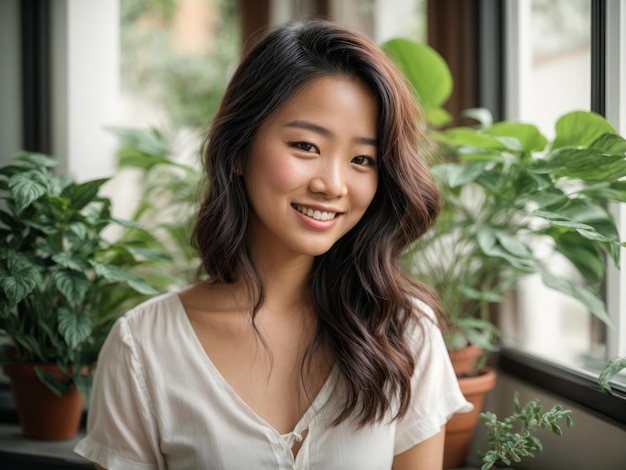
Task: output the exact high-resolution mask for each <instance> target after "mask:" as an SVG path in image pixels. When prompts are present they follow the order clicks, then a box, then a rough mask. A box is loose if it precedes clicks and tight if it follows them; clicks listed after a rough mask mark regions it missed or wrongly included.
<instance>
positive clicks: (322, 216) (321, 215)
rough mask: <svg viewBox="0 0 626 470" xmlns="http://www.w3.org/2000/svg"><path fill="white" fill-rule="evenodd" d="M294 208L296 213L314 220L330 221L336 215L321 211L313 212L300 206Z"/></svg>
mask: <svg viewBox="0 0 626 470" xmlns="http://www.w3.org/2000/svg"><path fill="white" fill-rule="evenodd" d="M294 207H295V208H296V210H297V211H298V212H301V213H302V214H304V215H306V216H308V217H311V218H313V219H315V220H332V219H334V218H335V216H336V215H337V213H336V212H323V211H318V210H313V209H311V208H310V207H304V206H300V205H295V206H294Z"/></svg>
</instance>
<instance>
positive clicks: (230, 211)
mask: <svg viewBox="0 0 626 470" xmlns="http://www.w3.org/2000/svg"><path fill="white" fill-rule="evenodd" d="M328 74H342V75H347V76H350V77H355V78H357V79H358V80H360V81H361V82H362V83H364V84H365V85H367V86H368V87H369V88H370V90H371V91H372V93H373V94H374V95H375V97H376V100H377V102H378V109H379V116H378V125H377V127H378V128H377V138H378V142H379V143H378V149H379V150H378V151H379V158H378V161H379V182H378V187H377V191H376V195H375V196H374V199H373V201H372V203H371V204H370V206H369V208H368V209H367V211H366V213H365V215H364V216H363V218H362V219H361V220H360V221H359V223H358V224H357V225H356V226H355V227H354V228H353V229H352V230H351V231H350V232H348V233H347V234H346V235H345V236H344V237H342V238H341V239H340V240H338V241H337V242H336V243H335V244H334V246H333V247H332V248H331V249H330V250H329V251H328V252H327V253H325V254H323V255H320V256H318V257H316V259H315V263H314V267H313V270H312V272H311V284H310V285H311V291H310V295H311V298H312V302H313V305H314V308H315V310H316V313H317V315H318V318H319V322H318V331H317V333H316V336H315V338H314V340H313V342H312V344H310V345H309V348H308V349H307V354H305V360H304V362H303V364H302V370H304V367H305V364H306V361H307V358H310V357H311V354H312V352H313V351H314V350H316V348H318V347H319V346H320V345H322V344H323V345H326V346H328V347H329V349H330V351H331V352H332V354H333V355H334V359H335V361H336V362H337V364H338V366H339V369H340V371H341V375H342V377H343V378H344V381H345V383H346V389H347V396H346V401H345V404H344V407H343V408H342V412H341V413H340V415H339V416H338V417H337V419H336V421H335V422H336V423H338V422H341V421H342V420H344V419H346V418H348V417H349V416H351V415H353V413H355V419H356V422H357V423H359V424H360V425H364V424H367V423H371V422H375V421H378V420H381V419H383V418H384V417H385V415H386V413H387V412H388V411H390V410H394V409H395V407H394V406H393V403H395V400H396V399H398V400H399V401H398V403H399V408H397V409H395V411H396V413H395V415H394V417H398V416H402V415H403V414H404V413H405V412H406V410H407V406H408V404H409V402H410V397H411V388H410V381H411V376H412V375H413V371H414V368H415V357H414V354H413V353H414V350H415V348H411V347H410V345H409V341H408V340H410V338H407V335H406V331H407V328H408V327H409V326H410V323H411V322H412V320H413V319H415V318H417V317H418V316H419V313H420V312H419V309H418V307H417V305H416V302H415V300H416V299H417V300H420V301H422V302H424V303H426V304H427V305H429V306H431V307H432V308H434V309H435V311H438V308H437V303H436V300H435V296H434V295H433V294H432V292H431V290H430V289H429V288H427V287H426V286H424V285H422V284H421V283H420V282H418V281H417V280H416V279H414V278H412V277H411V276H409V275H408V274H407V273H405V271H404V270H403V269H402V267H401V266H400V262H399V260H400V256H401V255H402V253H403V252H404V250H405V249H406V248H407V246H408V245H409V244H410V243H411V242H412V241H414V240H415V239H417V238H418V237H420V236H421V235H422V234H423V233H424V232H425V231H426V230H427V229H428V228H429V227H430V226H431V224H432V223H433V222H434V219H435V217H436V215H437V212H438V209H439V195H438V191H437V188H436V184H435V182H434V180H433V178H432V176H431V174H430V171H429V169H428V165H427V163H426V162H425V159H424V157H423V155H422V153H423V151H424V148H425V142H426V140H425V136H424V134H423V131H422V130H421V129H420V123H421V122H422V119H421V115H420V113H419V109H418V106H417V105H416V103H415V99H414V97H413V95H412V93H411V91H410V88H409V87H408V86H407V85H406V82H405V81H404V79H403V77H402V75H401V73H400V72H399V71H398V70H397V69H396V67H395V66H394V65H393V64H392V62H391V61H390V60H389V59H388V57H387V56H386V55H385V54H384V53H383V52H382V50H381V49H380V48H379V47H378V46H376V45H375V44H374V43H373V42H371V41H370V40H369V39H367V38H366V37H365V36H363V35H362V34H360V33H357V32H355V31H353V30H350V29H348V28H346V27H343V26H340V25H338V24H335V23H332V22H328V21H311V22H307V23H295V24H290V25H286V26H283V27H280V28H277V29H275V30H273V31H271V32H270V33H269V34H267V35H266V36H265V37H264V38H263V39H262V40H261V41H260V42H259V43H258V44H257V45H256V46H255V47H254V48H252V49H251V50H250V52H249V53H248V54H247V56H246V57H244V58H243V60H242V62H241V63H240V65H239V67H238V68H237V70H236V71H235V73H234V75H233V77H232V79H231V81H230V83H229V86H228V88H227V90H226V92H225V94H224V96H223V99H222V102H221V105H220V108H219V110H218V112H217V115H216V117H215V120H214V122H213V125H212V128H211V130H210V131H209V135H208V140H207V146H206V150H205V165H206V170H207V174H208V176H209V188H208V192H207V194H206V197H205V199H204V201H203V202H202V204H201V207H200V210H199V213H198V217H197V221H196V225H195V229H194V233H193V244H194V247H195V248H196V249H197V250H198V253H199V255H200V257H201V259H202V267H203V270H204V271H205V273H206V274H207V275H208V276H209V279H210V280H211V281H212V282H226V283H228V282H233V281H234V280H235V279H236V278H237V277H239V276H241V277H242V278H243V279H244V280H245V281H246V283H247V285H248V286H249V289H250V292H251V293H253V294H254V298H255V308H254V310H253V313H252V315H253V319H254V315H255V314H256V312H257V311H258V309H259V307H260V306H261V305H262V303H263V295H264V290H263V285H262V283H261V280H260V278H259V276H258V273H257V271H256V269H255V266H254V264H253V263H252V261H251V258H250V255H249V253H248V251H247V246H246V228H247V223H248V214H249V207H248V202H247V198H246V193H245V189H244V186H243V184H242V182H241V180H240V179H239V178H238V177H237V175H236V169H237V165H238V164H241V163H243V164H244V165H245V161H246V158H247V155H248V151H249V148H250V144H251V142H252V139H253V137H254V135H255V132H256V131H257V130H258V128H259V126H260V125H261V123H262V122H263V121H264V120H265V119H266V118H267V117H268V116H269V115H270V114H272V113H273V112H275V111H276V110H277V109H279V108H280V107H281V106H282V105H283V104H284V103H285V101H286V100H287V99H289V97H291V96H292V95H293V93H294V92H295V91H296V90H297V89H299V88H300V87H301V86H302V85H303V84H305V83H307V82H308V81H310V80H312V79H314V78H318V77H320V76H323V75H328ZM303 375H304V374H303Z"/></svg>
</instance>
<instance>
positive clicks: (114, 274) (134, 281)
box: [90, 260, 158, 295]
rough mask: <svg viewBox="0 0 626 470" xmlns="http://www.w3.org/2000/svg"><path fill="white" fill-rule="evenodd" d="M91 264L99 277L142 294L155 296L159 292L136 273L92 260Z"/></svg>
mask: <svg viewBox="0 0 626 470" xmlns="http://www.w3.org/2000/svg"><path fill="white" fill-rule="evenodd" d="M90 264H91V265H92V266H93V268H94V269H95V270H96V274H97V275H98V276H101V277H103V278H104V279H106V280H108V281H111V282H121V283H124V284H126V285H128V286H130V287H132V288H133V289H134V290H135V291H137V292H139V293H140V294H145V295H154V294H157V293H158V292H157V291H156V290H155V289H154V288H152V287H151V286H150V285H149V284H148V283H147V282H145V281H144V280H143V279H142V278H140V277H139V276H137V275H136V274H134V273H131V272H129V271H126V270H124V269H121V268H119V267H117V266H114V265H112V264H105V263H100V262H98V261H94V260H91V261H90Z"/></svg>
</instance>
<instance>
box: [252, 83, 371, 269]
mask: <svg viewBox="0 0 626 470" xmlns="http://www.w3.org/2000/svg"><path fill="white" fill-rule="evenodd" d="M377 112H378V109H377V105H376V100H375V98H374V95H373V94H372V93H371V92H370V90H369V89H368V88H367V87H366V86H365V85H363V84H362V83H360V82H359V81H356V80H354V79H350V78H347V77H344V76H338V75H333V76H324V77H320V78H317V79H314V80H312V81H310V82H308V83H307V84H305V85H304V86H303V87H302V88H300V89H299V91H298V92H296V93H295V94H294V95H293V96H292V97H291V98H290V99H289V100H288V101H287V102H286V103H285V105H284V106H283V107H281V108H280V109H279V110H278V111H276V112H275V113H274V114H272V115H271V116H270V117H269V118H268V119H267V120H266V121H265V122H264V123H263V124H262V125H261V126H260V128H259V131H258V132H257V134H256V137H255V138H254V140H253V141H252V145H251V151H250V155H249V158H248V160H247V162H246V164H245V168H243V178H244V182H245V186H246V190H247V193H248V198H249V203H250V206H251V218H250V232H249V243H250V246H251V248H252V249H253V250H256V252H257V253H264V254H269V255H270V256H284V255H285V254H287V255H288V256H291V255H306V256H311V257H312V256H317V255H321V254H323V253H325V252H326V251H328V250H329V249H330V248H331V247H332V245H333V244H334V243H335V242H336V241H337V240H339V239H340V238H341V237H342V236H343V235H345V234H346V233H347V232H348V231H349V230H350V229H351V228H352V227H354V226H355V225H356V223H357V222H358V221H359V220H360V219H361V217H362V216H363V214H364V213H365V211H366V209H367V208H368V206H369V204H370V202H371V201H372V199H373V198H374V194H375V193H376V188H377V186H378V166H377V159H378V152H377V135H376V129H377Z"/></svg>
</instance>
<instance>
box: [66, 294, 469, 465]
mask: <svg viewBox="0 0 626 470" xmlns="http://www.w3.org/2000/svg"><path fill="white" fill-rule="evenodd" d="M423 323H424V328H423V331H424V332H425V333H426V335H427V341H424V343H423V346H422V350H421V352H420V355H419V358H418V363H417V367H416V370H415V374H414V377H413V380H412V384H413V395H412V403H411V405H410V409H409V412H408V413H407V414H406V415H405V416H404V417H403V418H402V419H400V420H395V421H391V422H388V421H390V420H386V421H385V422H381V423H378V424H374V425H368V426H366V427H364V428H361V429H359V428H358V427H357V426H356V425H355V424H354V423H353V422H351V421H350V420H346V421H343V422H342V423H341V424H340V425H338V426H330V425H329V423H330V422H331V421H332V419H333V417H334V416H336V411H337V409H338V408H337V407H338V406H339V404H340V403H341V400H339V398H340V397H341V396H342V382H341V381H340V380H338V379H339V374H338V369H337V368H335V369H333V371H332V372H331V374H330V375H329V377H328V379H327V381H326V383H325V384H324V385H323V387H322V389H321V390H320V392H319V394H318V395H317V397H316V398H315V399H314V401H313V403H312V405H311V407H310V408H309V410H308V411H307V412H306V413H305V414H304V416H302V419H301V420H300V422H298V424H297V425H296V427H295V429H294V430H293V432H291V433H289V434H284V435H281V434H279V433H278V432H277V431H276V430H275V429H274V428H273V427H272V426H270V425H269V424H268V423H267V422H265V421H264V420H263V419H261V418H260V417H259V416H258V415H256V414H255V413H254V412H253V411H252V410H251V409H250V408H249V407H248V406H247V405H246V403H245V402H244V401H243V400H242V399H241V398H240V397H239V396H238V395H237V394H236V393H235V392H234V390H233V389H232V388H231V387H230V386H229V384H228V383H227V382H226V380H225V379H224V377H223V376H222V375H221V374H220V372H219V371H218V370H217V369H216V368H215V366H214V365H213V363H212V362H211V359H210V358H209V357H208V356H207V354H206V353H205V351H204V349H203V347H202V345H201V344H200V341H199V340H198V338H197V336H196V334H195V332H194V330H193V328H192V326H191V323H190V322H189V319H188V317H187V314H186V312H185V310H184V308H183V306H182V303H181V302H180V299H179V297H178V295H177V294H175V293H168V294H163V295H161V296H159V297H156V298H154V299H152V300H149V301H147V302H145V303H144V304H142V305H140V306H138V307H137V308H135V309H133V310H131V311H130V312H128V313H127V314H126V315H124V316H123V317H121V318H120V319H118V320H117V322H116V323H115V325H114V327H113V329H112V330H111V333H110V334H109V336H108V338H107V340H106V342H105V344H104V346H103V348H102V351H101V353H100V357H99V361H98V367H97V370H96V377H95V382H94V388H93V392H92V396H91V403H90V406H89V414H88V422H87V436H86V437H85V438H84V439H82V440H81V441H80V442H79V443H78V444H77V445H76V447H75V449H74V450H75V452H77V453H78V454H80V455H82V456H84V457H86V458H87V459H89V460H91V461H93V462H96V463H98V464H99V465H101V466H103V467H104V468H107V469H110V470H117V469H129V470H148V469H171V470H178V469H181V470H182V469H207V470H208V469H215V470H239V469H241V470H250V469H277V470H278V469H280V470H282V469H291V470H293V469H297V470H305V469H306V470H314V469H315V470H328V469H331V468H340V469H343V470H351V469H354V470H368V469H371V470H381V469H389V468H391V465H392V462H393V458H394V455H396V454H399V453H401V452H403V451H405V450H408V449H409V448H411V447H412V446H414V445H415V444H417V443H419V442H421V441H423V440H425V439H427V438H429V437H431V436H433V435H435V434H436V433H437V432H438V431H439V429H440V427H441V426H442V425H443V424H444V423H445V422H446V421H447V420H448V419H449V418H450V417H451V415H452V414H453V413H455V412H464V411H470V410H471V408H472V405H471V404H469V403H468V402H467V401H466V400H465V398H464V397H463V395H462V394H461V392H460V390H459V387H458V383H457V379H456V376H455V374H454V371H453V370H452V366H451V364H450V361H449V358H448V354H447V351H446V348H445V345H444V342H443V338H442V336H441V333H440V332H439V330H438V329H437V328H436V327H435V326H434V325H431V326H429V325H430V324H431V322H423ZM421 334H422V333H421V330H420V329H419V328H418V329H417V330H416V336H419V335H421ZM420 344H421V343H420ZM306 430H308V432H307V433H306V436H305V438H304V440H303V441H302V446H301V448H300V450H299V451H298V453H297V454H296V457H295V458H294V456H293V453H292V451H291V447H292V445H293V444H294V441H296V440H302V434H303V433H304V431H306Z"/></svg>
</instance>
